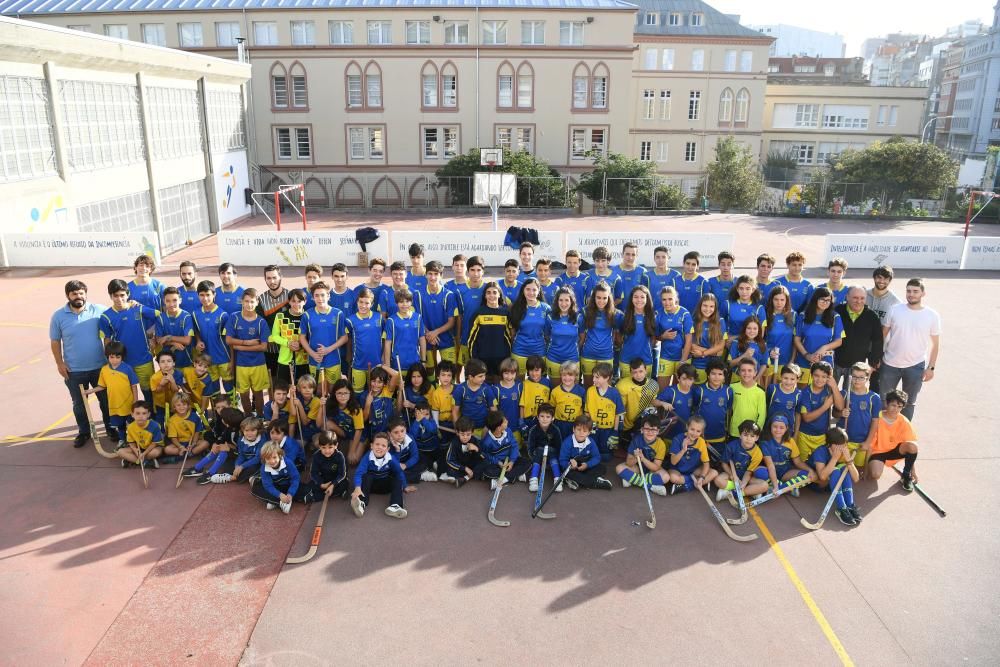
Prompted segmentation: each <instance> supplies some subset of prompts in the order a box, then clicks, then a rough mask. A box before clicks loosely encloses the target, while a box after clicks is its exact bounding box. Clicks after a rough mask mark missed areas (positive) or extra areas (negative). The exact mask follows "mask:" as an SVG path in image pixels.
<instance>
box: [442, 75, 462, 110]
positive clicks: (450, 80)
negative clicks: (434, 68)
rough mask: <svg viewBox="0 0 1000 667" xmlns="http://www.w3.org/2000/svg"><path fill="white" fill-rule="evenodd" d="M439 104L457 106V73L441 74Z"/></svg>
mask: <svg viewBox="0 0 1000 667" xmlns="http://www.w3.org/2000/svg"><path fill="white" fill-rule="evenodd" d="M441 106H443V107H457V106H458V74H457V73H456V74H442V75H441Z"/></svg>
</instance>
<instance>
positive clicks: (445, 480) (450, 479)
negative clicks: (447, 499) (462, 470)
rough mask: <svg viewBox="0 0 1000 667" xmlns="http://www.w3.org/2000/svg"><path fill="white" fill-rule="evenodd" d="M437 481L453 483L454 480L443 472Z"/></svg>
mask: <svg viewBox="0 0 1000 667" xmlns="http://www.w3.org/2000/svg"><path fill="white" fill-rule="evenodd" d="M438 481H439V482H454V481H455V478H454V477H452V476H451V475H449V474H448V473H446V472H443V473H441V474H440V475H438Z"/></svg>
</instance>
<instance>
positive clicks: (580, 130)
mask: <svg viewBox="0 0 1000 667" xmlns="http://www.w3.org/2000/svg"><path fill="white" fill-rule="evenodd" d="M597 134H600V136H601V141H600V142H595V141H594V137H595V136H596V135H597ZM595 149H596V150H598V151H599V152H600V153H601V154H602V155H607V153H608V128H606V127H600V128H598V127H573V128H571V130H570V159H571V160H587V159H590V158H588V157H587V155H586V154H587V153H588V152H590V151H592V150H595Z"/></svg>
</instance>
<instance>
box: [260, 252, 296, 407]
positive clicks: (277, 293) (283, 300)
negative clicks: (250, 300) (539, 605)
mask: <svg viewBox="0 0 1000 667" xmlns="http://www.w3.org/2000/svg"><path fill="white" fill-rule="evenodd" d="M264 284H266V285H267V289H266V290H264V291H263V292H261V293H260V294H259V295H258V299H257V314H258V315H259V316H260V317H263V318H264V321H265V322H267V328H268V329H269V330H271V331H273V330H274V317H275V315H277V314H278V313H279V312H281V310H282V309H283V308H285V307H286V306H287V305H288V289H286V288H284V287H282V286H281V267H279V266H278V265H277V264H270V265H268V266H265V267H264ZM264 362H265V363H266V364H267V375H268V377H270V379H271V384H270V387H271V388H270V389H269V390H268V393H267V395H268V397H271V393H272V391H273V389H274V378H275V377H276V376H277V373H278V346H277V345H276V344H275V343H268V344H267V350H265V351H264Z"/></svg>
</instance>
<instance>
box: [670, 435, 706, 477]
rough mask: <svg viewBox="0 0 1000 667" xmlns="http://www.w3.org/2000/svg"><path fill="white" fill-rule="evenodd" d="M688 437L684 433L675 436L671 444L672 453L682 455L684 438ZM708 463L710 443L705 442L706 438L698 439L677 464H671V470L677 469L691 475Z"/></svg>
mask: <svg viewBox="0 0 1000 667" xmlns="http://www.w3.org/2000/svg"><path fill="white" fill-rule="evenodd" d="M685 437H687V435H686V434H684V433H678V434H677V435H675V436H674V439H673V441H671V443H670V453H671V454H680V453H681V449H682V448H683V446H684V438H685ZM703 463H708V443H707V442H705V439H704V438H698V439H697V440H696V441H695V443H694V445H693V446H690V447H688V448H687V451H686V452H684V456H682V457H681V458H680V459H679V460H678V461H677V463H671V465H670V467H671V468H676V469H677V470H679V471H680V472H682V473H691V472H694V471H695V470H697V469H698V467H699V466H700V465H701V464H703Z"/></svg>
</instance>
